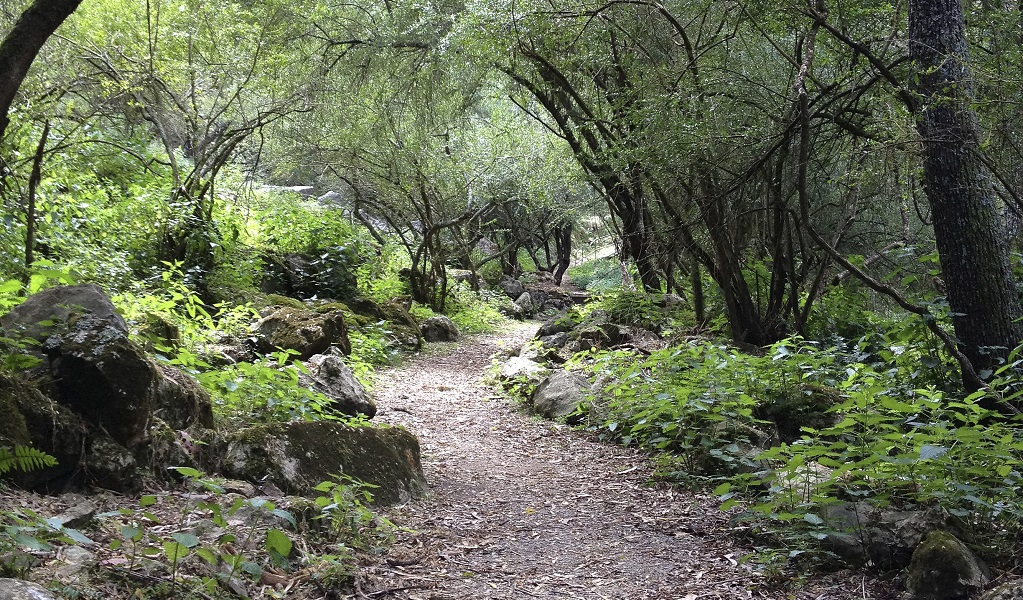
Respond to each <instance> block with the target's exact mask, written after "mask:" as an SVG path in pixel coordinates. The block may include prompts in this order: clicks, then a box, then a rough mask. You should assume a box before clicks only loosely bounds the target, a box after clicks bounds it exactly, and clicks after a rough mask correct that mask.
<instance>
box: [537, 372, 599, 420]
mask: <svg viewBox="0 0 1023 600" xmlns="http://www.w3.org/2000/svg"><path fill="white" fill-rule="evenodd" d="M589 394H590V382H589V380H587V379H586V377H584V376H583V375H581V374H579V373H575V372H573V371H555V372H554V373H552V374H551V376H550V377H548V378H547V379H545V380H544V381H543V383H541V384H540V385H539V386H538V387H537V388H536V391H534V392H533V397H532V404H533V409H534V410H535V411H536V412H537V413H539V414H541V415H543V416H545V417H547V418H548V419H564V418H569V422H570V423H571V422H578V421H579V420H580V419H581V416H580V414H579V411H580V409H581V408H582V407H583V406H585V403H586V399H587V397H588V395H589Z"/></svg>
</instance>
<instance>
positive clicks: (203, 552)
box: [195, 548, 217, 567]
mask: <svg viewBox="0 0 1023 600" xmlns="http://www.w3.org/2000/svg"><path fill="white" fill-rule="evenodd" d="M195 553H196V554H198V555H199V558H201V559H203V560H205V561H206V562H208V563H209V564H210V566H213V567H215V566H217V554H216V553H215V552H213V551H212V550H210V549H209V548H199V549H198V550H196V551H195Z"/></svg>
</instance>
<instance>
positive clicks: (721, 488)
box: [714, 481, 732, 496]
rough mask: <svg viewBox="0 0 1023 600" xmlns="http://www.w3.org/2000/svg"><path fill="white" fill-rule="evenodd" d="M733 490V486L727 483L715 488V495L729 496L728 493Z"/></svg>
mask: <svg viewBox="0 0 1023 600" xmlns="http://www.w3.org/2000/svg"><path fill="white" fill-rule="evenodd" d="M731 489H732V484H731V483H729V482H727V481H726V482H725V483H722V484H721V485H719V486H717V487H716V488H714V495H715V496H723V495H725V494H727V493H728V491H729V490H731Z"/></svg>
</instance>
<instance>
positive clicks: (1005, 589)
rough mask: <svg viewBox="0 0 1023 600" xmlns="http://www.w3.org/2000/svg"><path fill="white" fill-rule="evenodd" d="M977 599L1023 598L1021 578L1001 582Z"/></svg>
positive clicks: (1011, 599)
mask: <svg viewBox="0 0 1023 600" xmlns="http://www.w3.org/2000/svg"><path fill="white" fill-rule="evenodd" d="M979 600H1023V579H1017V580H1016V581H1010V582H1008V583H1003V584H1002V585H1000V586H998V587H996V588H994V589H992V590H988V591H987V592H985V593H984V595H983V596H981V597H980V598H979Z"/></svg>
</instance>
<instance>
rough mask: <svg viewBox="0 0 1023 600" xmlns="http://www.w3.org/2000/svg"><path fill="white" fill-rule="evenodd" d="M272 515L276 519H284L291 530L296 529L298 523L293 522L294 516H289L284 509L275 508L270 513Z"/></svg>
mask: <svg viewBox="0 0 1023 600" xmlns="http://www.w3.org/2000/svg"><path fill="white" fill-rule="evenodd" d="M272 514H273V515H274V516H275V517H277V518H280V519H284V520H285V521H287V522H288V523H289V524H290V525H291V527H292V529H297V528H298V522H297V521H295V515H293V514H291V513H290V512H288V511H286V510H284V509H280V508H275V509H274V510H273V511H272Z"/></svg>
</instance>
